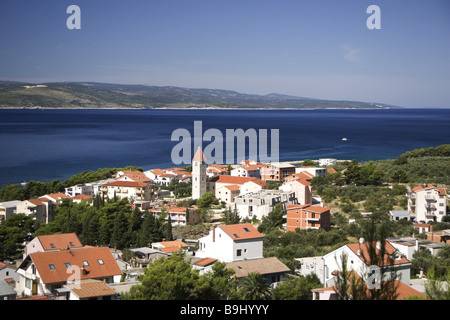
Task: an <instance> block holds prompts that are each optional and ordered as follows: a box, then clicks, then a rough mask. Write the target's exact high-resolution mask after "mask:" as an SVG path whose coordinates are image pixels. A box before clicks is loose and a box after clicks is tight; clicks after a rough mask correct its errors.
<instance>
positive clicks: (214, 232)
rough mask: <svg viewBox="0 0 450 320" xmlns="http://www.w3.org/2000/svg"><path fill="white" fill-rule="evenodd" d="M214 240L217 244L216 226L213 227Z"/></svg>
mask: <svg viewBox="0 0 450 320" xmlns="http://www.w3.org/2000/svg"><path fill="white" fill-rule="evenodd" d="M212 228H213V229H212V232H213V233H212V240H213V242H216V226H215V225H213V226H212Z"/></svg>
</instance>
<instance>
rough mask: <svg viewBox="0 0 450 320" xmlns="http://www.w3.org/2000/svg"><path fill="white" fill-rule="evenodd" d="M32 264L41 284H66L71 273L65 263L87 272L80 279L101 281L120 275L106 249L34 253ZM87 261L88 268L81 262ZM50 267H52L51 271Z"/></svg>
mask: <svg viewBox="0 0 450 320" xmlns="http://www.w3.org/2000/svg"><path fill="white" fill-rule="evenodd" d="M30 257H31V259H32V261H33V263H34V264H35V266H36V269H37V271H38V272H39V275H40V277H41V279H42V281H43V283H45V284H48V283H59V282H67V280H68V278H69V277H70V276H72V277H73V275H72V274H71V273H67V266H66V265H65V264H66V263H70V265H71V266H78V267H79V268H80V269H81V268H85V269H86V270H87V271H88V272H87V274H85V273H84V272H81V274H80V277H81V279H80V280H82V279H102V278H107V277H111V276H116V275H121V274H122V271H121V270H120V268H119V266H118V265H117V262H116V261H115V259H114V257H113V255H112V254H111V252H110V250H109V248H107V247H85V248H81V249H72V250H62V251H47V252H35V253H32V254H30ZM84 261H87V263H88V264H89V265H88V266H84V265H83V262H84ZM50 265H53V266H54V269H53V270H52V269H51V268H50Z"/></svg>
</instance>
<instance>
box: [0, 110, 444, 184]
mask: <svg viewBox="0 0 450 320" xmlns="http://www.w3.org/2000/svg"><path fill="white" fill-rule="evenodd" d="M195 123H197V124H199V123H200V124H201V129H202V132H201V133H200V135H198V134H197V135H196V133H195V132H194V124H195ZM197 128H198V126H197ZM177 129H182V130H181V131H182V132H185V133H186V132H187V133H189V134H190V135H191V138H192V139H191V140H192V149H193V148H194V143H193V141H194V138H195V137H199V136H200V139H201V138H202V137H203V136H202V134H203V133H204V132H205V131H207V130H208V129H216V130H215V131H214V132H216V133H217V132H219V133H222V134H223V137H224V139H223V140H224V141H225V140H226V139H225V138H226V132H227V130H235V132H236V130H237V129H243V130H244V131H247V130H249V129H255V130H256V132H258V133H260V132H264V131H260V129H266V130H267V135H266V136H267V138H268V141H267V144H268V145H267V150H268V152H267V154H268V155H270V151H271V148H270V146H271V144H272V142H273V143H276V140H275V138H274V139H273V141H272V140H271V139H270V137H272V136H271V133H272V132H276V130H278V131H277V132H278V160H279V161H301V160H304V159H312V160H317V159H321V158H335V159H338V160H353V159H355V160H358V161H370V160H380V159H394V158H397V157H398V156H400V155H401V154H402V153H404V152H406V151H409V150H413V149H418V148H428V147H435V146H438V145H441V144H448V143H450V109H412V108H398V109H397V108H395V109H374V110H357V109H344V110H337V109H335V110H329V109H328V110H223V109H216V110H211V109H205V110H201V109H194V110H174V109H172V110H170V109H158V110H155V109H151V110H150V109H139V110H131V109H119V110H107V109H101V110H83V109H76V110H68V109H36V110H31V109H3V110H0V187H1V186H3V185H5V184H15V183H24V182H28V181H31V180H34V181H42V182H48V181H52V180H61V181H63V180H65V179H68V178H70V177H71V176H72V175H75V174H77V173H80V172H82V171H89V170H92V171H96V170H97V169H98V168H106V167H108V168H121V167H125V166H129V165H133V166H139V167H142V168H143V169H144V170H149V169H154V168H160V169H165V168H171V167H178V166H184V165H189V164H190V163H181V164H179V163H174V161H173V156H172V151H173V150H174V148H176V147H177V146H178V147H180V143H183V144H185V143H190V140H188V139H187V138H186V135H185V136H184V137H185V138H183V139H181V138H180V139H178V140H176V139H175V140H174V139H172V134H173V133H174V131H175V130H177ZM183 129H184V130H183ZM217 130H218V131H217ZM177 132H178V131H177ZM197 133H198V132H197ZM258 137H259V138H260V139H262V137H263V136H262V135H259V136H258ZM197 141H198V140H197ZM218 141H219V140H218ZM200 142H201V143H202V144H203V147H206V146H208V145H210V144H211V143H212V142H211V141H208V140H207V139H205V138H204V137H203V140H201V141H200ZM236 143H237V142H236ZM224 144H225V142H224ZM247 144H249V142H248V141H247ZM248 147H249V146H247V149H248ZM224 150H225V146H224ZM192 152H193V151H192ZM235 154H237V153H235ZM255 157H258V155H251V154H250V155H248V158H251V159H255ZM223 158H224V161H223V162H226V161H225V160H229V159H228V158H226V155H225V152H224V157H223ZM255 160H260V159H255ZM237 161H238V159H237V157H236V161H235V162H237Z"/></svg>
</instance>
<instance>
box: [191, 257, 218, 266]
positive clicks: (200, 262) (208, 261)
mask: <svg viewBox="0 0 450 320" xmlns="http://www.w3.org/2000/svg"><path fill="white" fill-rule="evenodd" d="M216 261H217V259H215V258H203V259H200V260H198V261H196V262H194V264H195V265H198V266H202V267H206V266H207V265H210V264H212V263H214V262H216Z"/></svg>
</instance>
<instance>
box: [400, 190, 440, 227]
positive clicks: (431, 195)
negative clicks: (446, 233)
mask: <svg viewBox="0 0 450 320" xmlns="http://www.w3.org/2000/svg"><path fill="white" fill-rule="evenodd" d="M408 198H409V199H408V211H409V213H410V214H411V215H415V219H416V221H417V222H422V223H429V222H434V221H436V222H441V221H442V218H443V217H445V215H446V214H447V206H446V204H447V192H446V191H445V189H444V188H436V187H434V186H433V185H431V184H427V185H421V186H417V187H415V188H413V192H412V193H411V194H409V195H408Z"/></svg>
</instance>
